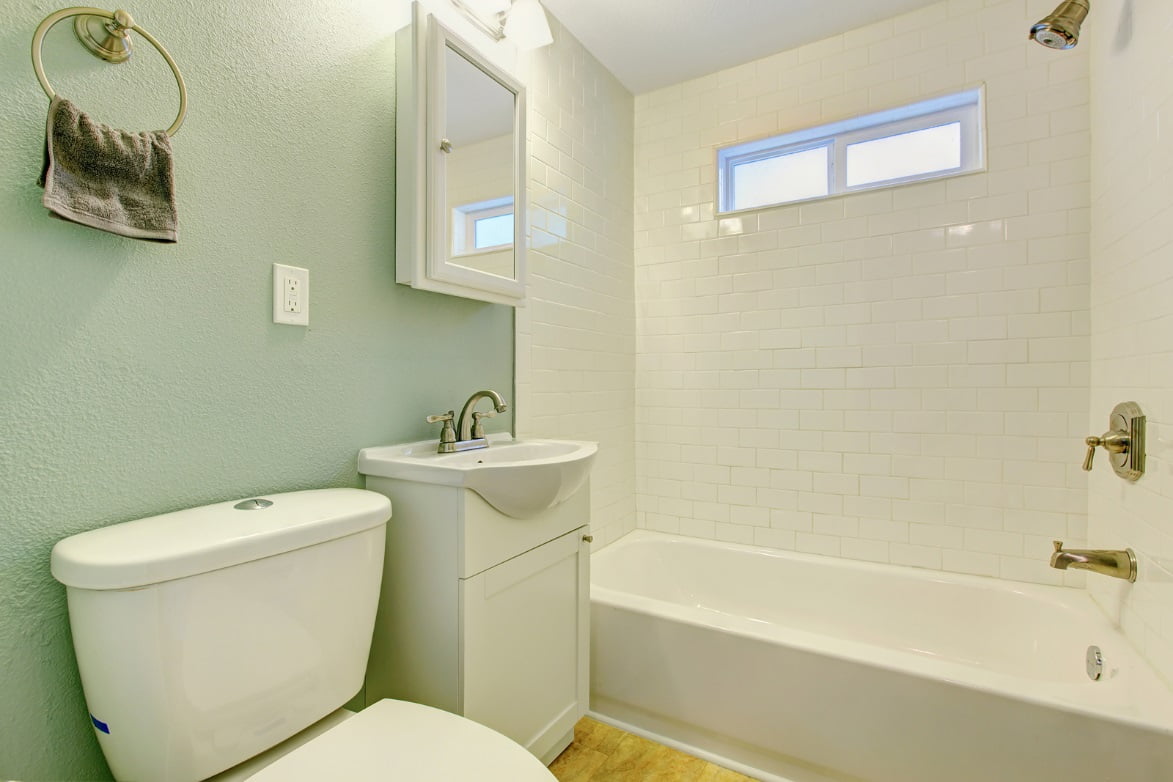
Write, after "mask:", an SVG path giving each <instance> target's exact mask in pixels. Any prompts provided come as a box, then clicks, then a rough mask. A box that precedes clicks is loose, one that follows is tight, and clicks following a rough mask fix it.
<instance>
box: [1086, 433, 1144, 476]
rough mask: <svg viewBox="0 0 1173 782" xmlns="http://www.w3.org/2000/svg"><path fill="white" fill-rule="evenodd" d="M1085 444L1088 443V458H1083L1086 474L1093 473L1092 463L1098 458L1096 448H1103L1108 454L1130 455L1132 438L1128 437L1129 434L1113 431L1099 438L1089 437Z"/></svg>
mask: <svg viewBox="0 0 1173 782" xmlns="http://www.w3.org/2000/svg"><path fill="white" fill-rule="evenodd" d="M1084 442H1085V443H1087V456H1085V457H1084V458H1083V469H1084V472H1091V469H1092V461H1093V460H1094V459H1095V458H1096V448H1098V447H1101V446H1102V447H1103V449H1104V450H1105V451H1107V452H1108V453H1128V446H1129V445H1131V444H1132V438H1131V437H1129V436H1128V432H1122V431H1119V430H1113V431H1111V432H1104V433H1103V434H1102V435H1100V436H1099V437H1089V438H1087V439H1086V440H1084Z"/></svg>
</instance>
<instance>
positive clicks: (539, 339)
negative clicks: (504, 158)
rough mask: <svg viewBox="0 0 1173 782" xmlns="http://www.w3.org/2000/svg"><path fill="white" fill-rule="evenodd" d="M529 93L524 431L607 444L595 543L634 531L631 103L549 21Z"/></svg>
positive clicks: (529, 70) (528, 63)
mask: <svg viewBox="0 0 1173 782" xmlns="http://www.w3.org/2000/svg"><path fill="white" fill-rule="evenodd" d="M551 27H552V28H553V33H554V44H553V45H552V46H548V47H546V48H544V49H539V50H537V51H536V52H534V53H532V54H531V55H529V56H528V58H527V59H524V60H523V61H522V63H521V67H522V69H523V72H524V76H523V81H525V82H526V83H527V85H528V90H529V93H528V94H529V119H528V122H529V128H528V131H529V144H530V159H529V166H530V169H529V174H530V194H529V195H530V235H531V242H530V252H529V286H528V291H527V292H528V296H529V301H528V302H527V306H526V307H524V308H521V309H519V310H518V312H517V344H518V347H517V362H518V373H517V376H518V391H517V393H518V398H519V402H520V404H519V410H520V412H519V418H518V431H519V432H520V433H522V434H530V435H541V436H546V437H567V438H578V439H583V440H597V441H598V442H599V456H598V458H597V460H596V462H595V467H594V470H593V472H592V473H591V519H592V523H593V524H594V529H593V532H594V534H595V547H596V548H597V547H599V546H603V545H606V544H607V543H610V542H611V541H613V540H615V539H616V538H619V537H621V536H622V535H624V534H626V533H627V532H629V531H631V530H632V529H634V528H635V451H634V443H635V417H634V408H635V306H634V302H633V297H634V295H635V294H634V288H635V283H634V272H633V261H632V253H633V248H632V241H633V228H632V219H633V218H632V214H633V210H634V207H633V204H632V198H633V184H632V176H633V173H632V171H633V168H632V165H633V164H632V154H633V146H634V142H633V125H632V115H633V98H632V96H631V93H629V92H628V91H627V90H626V89H624V87H623V86H622V85H621V84H619V82H618V81H617V80H616V79H615V77H614V76H612V75H611V74H610V73H609V72H608V71H607V70H606V69H605V68H603V67H602V65H600V64H599V62H598V61H597V60H596V59H595V58H594V57H593V56H592V55H591V54H590V52H588V51H587V50H586V49H584V48H583V46H582V44H581V43H579V42H578V41H577V40H575V38H574V36H572V35H570V34H569V33H568V32H567V31H566V29H565V28H563V27H562V26H561V25H559V24H558V23H557V21H556V20H555V19H553V17H551Z"/></svg>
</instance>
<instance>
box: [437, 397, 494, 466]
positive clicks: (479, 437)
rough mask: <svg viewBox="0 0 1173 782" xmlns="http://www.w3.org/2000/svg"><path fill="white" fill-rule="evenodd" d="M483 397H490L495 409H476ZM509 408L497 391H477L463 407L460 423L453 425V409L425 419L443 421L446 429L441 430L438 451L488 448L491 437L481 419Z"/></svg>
mask: <svg viewBox="0 0 1173 782" xmlns="http://www.w3.org/2000/svg"><path fill="white" fill-rule="evenodd" d="M482 399H488V400H489V401H490V402H492V403H493V409H492V410H487V411H485V412H483V413H481V412H478V411H477V410H474V409H473V408H475V407H476V406H477V402H479V401H481V400H482ZM508 409H509V405H507V404H505V400H504V399H502V398H501V395H500V394H498V393H497V392H496V391H477V392H476V393H475V394H473V395H472V396H470V397H469V398H468V401H467V402H465V403H464V407H463V408H461V410H460V419H459V423H458V424H457V425H456V427H453V425H452V424H453V419H455V418H456V415H455V413H453V411H451V410H449V411H448V412H447V413H443V414H441V415H430V416H428V417H427V418H426V419H425V420H426V421H427V422H428V423H429V424H435V423H441V422H443V424H444V430H443V431H442V432H440V446H439V447H438V448H437V449H436V451H437V452H438V453H456V452H457V451H471V450H472V449H474V448H488V447H489V438H487V437H485V425H484V424H482V423H481V419H483V418H492V417H493V416H495V415H497V413H504V412H505V411H506V410H508ZM457 429H459V430H460V437H459V438H458V437H457V436H456V430H457Z"/></svg>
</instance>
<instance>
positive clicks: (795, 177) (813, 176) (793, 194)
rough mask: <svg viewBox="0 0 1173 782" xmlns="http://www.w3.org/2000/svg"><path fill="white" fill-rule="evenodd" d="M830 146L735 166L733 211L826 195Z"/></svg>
mask: <svg viewBox="0 0 1173 782" xmlns="http://www.w3.org/2000/svg"><path fill="white" fill-rule="evenodd" d="M827 161H828V157H827V147H816V148H815V149H806V150H802V151H801V152H790V153H788V154H783V155H774V156H773V157H767V158H762V159H760V160H751V161H749V162H746V163H739V164H737V165H735V166H734V167H733V176H734V186H733V203H734V206H733V208H734V209H753V208H754V207H757V206H765V205H766V204H777V203H782V202H785V201H801V200H803V199H806V198H817V197H818V196H825V195H827V192H828V188H829V185H828V182H827Z"/></svg>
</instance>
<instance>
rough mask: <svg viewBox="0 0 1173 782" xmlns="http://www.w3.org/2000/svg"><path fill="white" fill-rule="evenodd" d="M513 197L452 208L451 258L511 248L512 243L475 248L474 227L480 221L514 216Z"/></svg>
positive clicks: (475, 202)
mask: <svg viewBox="0 0 1173 782" xmlns="http://www.w3.org/2000/svg"><path fill="white" fill-rule="evenodd" d="M514 212H515V209H514V201H513V196H503V197H501V198H490V199H486V200H484V201H474V202H472V203H470V204H461V205H459V206H454V207H452V255H453V257H468V256H470V255H481V254H483V253H495V252H500V251H501V250H504V249H506V248H508V247H512V246H513V241H509V242H506V243H504V244H495V245H492V246H491V247H477V246H476V225H477V222H478V221H480V220H487V219H489V218H491V217H501V216H502V215H507V214H508V215H514V218H513V219H514V220H516V219H517V216H516V215H515V214H514ZM515 232H516V224H515Z"/></svg>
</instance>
